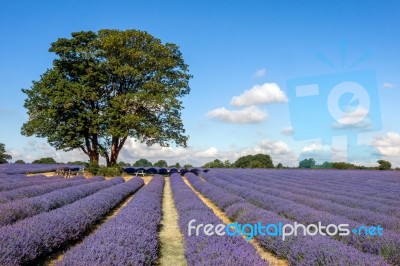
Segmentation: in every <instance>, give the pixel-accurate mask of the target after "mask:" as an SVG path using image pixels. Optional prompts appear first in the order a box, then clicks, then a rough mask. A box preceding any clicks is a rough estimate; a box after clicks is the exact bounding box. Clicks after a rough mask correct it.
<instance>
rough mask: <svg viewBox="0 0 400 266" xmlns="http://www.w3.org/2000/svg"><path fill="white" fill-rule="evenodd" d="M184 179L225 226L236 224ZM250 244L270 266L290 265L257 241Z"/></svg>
mask: <svg viewBox="0 0 400 266" xmlns="http://www.w3.org/2000/svg"><path fill="white" fill-rule="evenodd" d="M182 178H183V180H184V181H185V183H186V185H188V187H190V188H191V189H192V190H193V191H194V193H196V195H197V196H198V197H199V198H200V199H201V201H202V202H203V203H204V204H206V205H207V206H208V207H209V208H210V209H211V210H212V211H213V212H214V214H215V215H216V216H218V218H220V219H221V220H222V222H223V223H224V224H230V223H233V222H234V221H232V220H231V219H229V217H228V216H227V215H226V214H225V213H224V212H223V211H222V210H221V209H220V208H219V207H218V206H217V205H216V204H214V203H213V202H212V201H211V200H209V199H208V198H206V197H205V196H203V194H201V193H200V192H199V191H197V190H196V189H195V188H194V187H193V186H192V185H191V184H190V183H189V181H188V180H187V178H186V177H184V176H183V177H182ZM243 238H245V237H244V236H243ZM248 242H249V243H250V244H251V245H253V247H254V248H255V249H256V251H257V253H258V254H259V255H260V256H261V258H262V259H263V260H266V261H268V263H269V265H271V266H287V265H289V264H288V262H287V261H286V260H284V259H280V258H278V257H277V256H275V255H274V254H272V253H271V252H268V251H266V250H265V249H264V248H263V247H262V246H261V245H260V243H259V242H258V241H257V240H256V239H254V238H253V239H251V240H250V241H248Z"/></svg>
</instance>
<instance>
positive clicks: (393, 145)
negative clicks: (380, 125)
mask: <svg viewBox="0 0 400 266" xmlns="http://www.w3.org/2000/svg"><path fill="white" fill-rule="evenodd" d="M371 145H372V146H374V147H376V148H377V150H378V151H379V153H380V154H381V155H383V156H389V157H392V156H400V134H399V133H396V132H388V133H386V135H383V136H375V137H374V138H373V139H372V141H371Z"/></svg>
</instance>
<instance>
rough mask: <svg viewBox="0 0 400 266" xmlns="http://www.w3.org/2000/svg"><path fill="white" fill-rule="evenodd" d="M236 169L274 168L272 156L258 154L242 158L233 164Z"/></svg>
mask: <svg viewBox="0 0 400 266" xmlns="http://www.w3.org/2000/svg"><path fill="white" fill-rule="evenodd" d="M233 166H234V167H236V168H274V164H273V162H272V158H271V156H269V155H268V154H261V153H259V154H256V155H247V156H242V157H240V158H239V159H237V160H236V162H235V163H234V164H233Z"/></svg>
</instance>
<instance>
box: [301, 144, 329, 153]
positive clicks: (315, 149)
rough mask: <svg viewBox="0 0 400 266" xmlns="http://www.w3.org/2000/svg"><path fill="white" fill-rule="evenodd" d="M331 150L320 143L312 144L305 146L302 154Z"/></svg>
mask: <svg viewBox="0 0 400 266" xmlns="http://www.w3.org/2000/svg"><path fill="white" fill-rule="evenodd" d="M330 150H331V148H330V147H329V146H328V145H322V143H321V142H313V143H311V144H309V145H307V146H305V147H304V148H303V149H302V150H301V151H302V152H319V151H330Z"/></svg>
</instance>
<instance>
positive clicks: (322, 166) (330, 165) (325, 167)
mask: <svg viewBox="0 0 400 266" xmlns="http://www.w3.org/2000/svg"><path fill="white" fill-rule="evenodd" d="M321 168H324V169H329V168H332V163H331V162H324V163H323V164H322V165H321Z"/></svg>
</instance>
